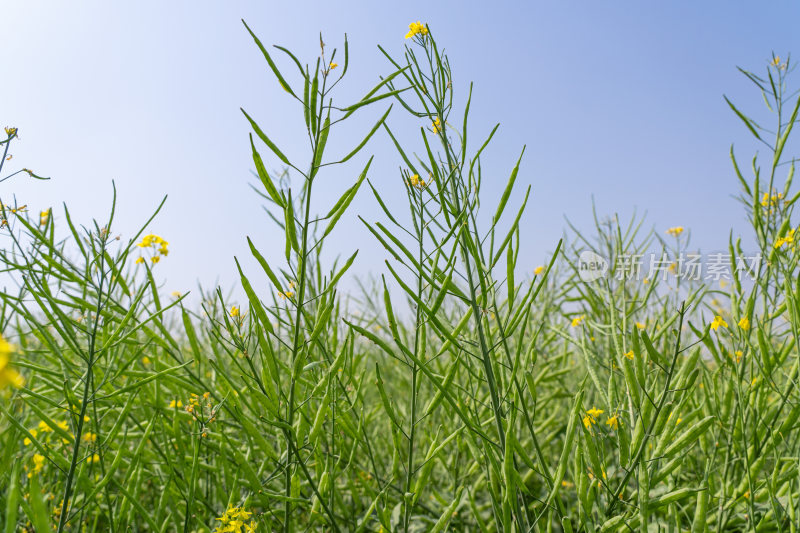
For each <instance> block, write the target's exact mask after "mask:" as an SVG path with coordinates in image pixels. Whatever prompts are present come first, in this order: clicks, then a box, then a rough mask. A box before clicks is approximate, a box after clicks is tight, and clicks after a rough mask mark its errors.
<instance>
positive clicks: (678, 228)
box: [667, 226, 683, 237]
mask: <svg viewBox="0 0 800 533" xmlns="http://www.w3.org/2000/svg"><path fill="white" fill-rule="evenodd" d="M681 233H683V226H675V227H674V228H669V229H668V230H667V234H669V235H672V236H674V237H678V236H679V235H680V234H681Z"/></svg>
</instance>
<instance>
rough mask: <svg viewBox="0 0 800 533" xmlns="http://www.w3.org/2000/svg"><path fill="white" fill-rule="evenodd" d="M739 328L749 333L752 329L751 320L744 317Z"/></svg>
mask: <svg viewBox="0 0 800 533" xmlns="http://www.w3.org/2000/svg"><path fill="white" fill-rule="evenodd" d="M739 327H740V328H742V329H743V330H745V331H747V330H748V329H750V320H749V319H748V318H747V317H743V318H742V319H741V320H740V321H739Z"/></svg>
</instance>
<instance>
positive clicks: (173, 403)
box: [169, 400, 183, 409]
mask: <svg viewBox="0 0 800 533" xmlns="http://www.w3.org/2000/svg"><path fill="white" fill-rule="evenodd" d="M176 407H179V408H180V407H183V402H182V401H180V400H172V401H170V402H169V408H170V409H174V408H176Z"/></svg>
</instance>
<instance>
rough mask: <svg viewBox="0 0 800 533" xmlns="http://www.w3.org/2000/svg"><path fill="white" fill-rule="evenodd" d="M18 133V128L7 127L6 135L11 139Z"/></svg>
mask: <svg viewBox="0 0 800 533" xmlns="http://www.w3.org/2000/svg"><path fill="white" fill-rule="evenodd" d="M16 133H17V128H12V127H10V126H6V135H8V136H9V137H13V136H14V135H16Z"/></svg>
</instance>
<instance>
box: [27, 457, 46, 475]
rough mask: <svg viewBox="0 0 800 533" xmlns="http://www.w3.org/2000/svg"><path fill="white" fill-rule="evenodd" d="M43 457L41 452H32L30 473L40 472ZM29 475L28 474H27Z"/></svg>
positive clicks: (43, 460) (43, 461)
mask: <svg viewBox="0 0 800 533" xmlns="http://www.w3.org/2000/svg"><path fill="white" fill-rule="evenodd" d="M44 463H45V457H44V455H41V454H38V453H36V454H34V455H33V471H32V472H31V473H32V474H36V473H37V472H41V470H42V468H44ZM28 476H29V477H30V474H28Z"/></svg>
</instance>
